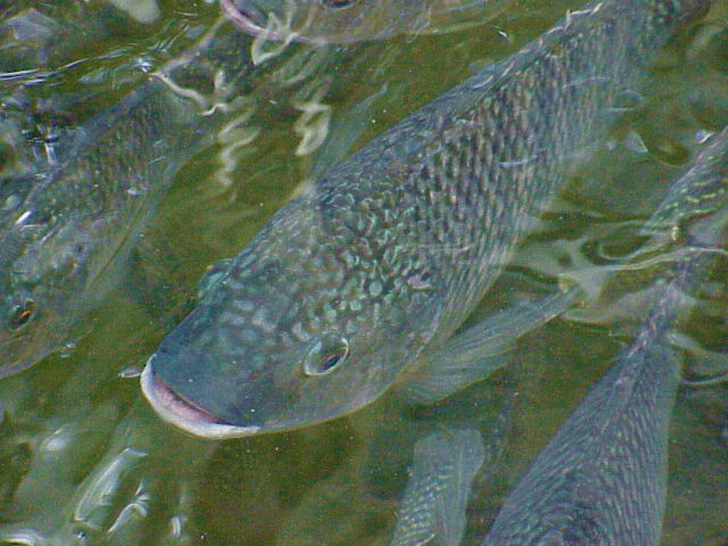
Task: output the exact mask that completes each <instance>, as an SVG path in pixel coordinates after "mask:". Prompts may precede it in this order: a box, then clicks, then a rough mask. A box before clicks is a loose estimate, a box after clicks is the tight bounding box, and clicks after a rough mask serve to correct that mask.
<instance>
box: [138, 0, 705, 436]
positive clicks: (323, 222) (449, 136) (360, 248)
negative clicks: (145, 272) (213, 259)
mask: <svg viewBox="0 0 728 546" xmlns="http://www.w3.org/2000/svg"><path fill="white" fill-rule="evenodd" d="M706 5H707V2H705V1H703V0H691V1H689V2H677V3H676V2H668V1H656V0H655V1H649V0H647V1H625V0H611V1H610V0H607V1H602V2H593V3H591V4H589V5H588V6H587V8H585V9H584V10H582V11H581V12H578V13H571V14H569V15H567V17H566V18H565V19H564V20H562V21H561V23H559V24H558V25H557V26H556V27H555V28H554V29H552V30H551V31H549V32H547V33H546V34H545V35H543V36H542V37H541V38H539V39H538V40H536V41H535V42H533V43H532V44H530V45H529V46H527V47H525V48H524V49H523V50H521V51H520V52H518V53H516V54H515V55H512V56H511V57H509V58H507V59H505V60H503V61H501V62H499V63H497V64H496V65H494V66H493V67H492V68H490V69H487V70H485V71H483V72H481V73H479V74H477V75H476V76H474V77H473V78H471V79H469V80H467V81H466V82H465V83H463V84H461V85H460V86H458V87H456V88H454V89H452V90H451V91H449V92H448V93H446V94H445V95H443V96H442V97H440V98H439V99H437V100H435V101H433V102H432V103H430V104H429V105H427V106H425V107H424V108H423V109H421V110H420V111H418V112H416V113H414V114H412V115H411V116H410V117H408V118H407V119H406V120H404V121H403V122H401V123H399V124H398V125H396V126H395V127H394V128H392V129H391V130H389V131H388V132H386V133H385V134H383V135H382V136H380V137H379V138H377V139H375V140H374V141H372V142H371V143H370V144H368V145H366V146H364V147H363V148H362V149H361V150H359V151H358V152H357V153H355V154H354V155H353V156H351V157H350V158H349V159H348V160H346V161H344V162H343V163H341V164H339V165H338V166H336V167H334V168H332V169H331V170H329V171H328V172H327V173H326V175H324V176H323V177H322V178H321V179H319V180H318V181H317V182H316V183H315V184H313V185H312V186H310V187H309V188H308V189H307V190H306V191H305V192H304V193H303V195H301V196H300V197H299V198H297V199H295V200H293V201H292V202H290V203H289V204H288V205H287V206H286V207H284V208H283V209H282V210H280V211H279V212H278V213H277V214H276V215H275V216H274V217H273V218H272V219H271V221H270V222H269V223H268V224H267V225H266V226H265V227H264V228H263V230H262V231H261V232H259V233H258V235H257V236H256V237H255V238H254V239H253V240H252V241H251V242H250V244H249V245H248V246H247V247H246V248H245V249H244V250H243V251H242V252H241V253H240V254H239V255H238V256H237V257H236V258H235V259H233V260H231V261H229V262H227V263H224V264H221V265H220V266H219V267H217V268H215V269H213V270H212V271H211V272H210V274H209V275H208V277H207V278H206V279H205V280H204V282H203V286H202V291H201V299H200V302H199V304H198V306H197V308H196V309H195V310H194V311H193V312H192V314H191V315H189V316H188V317H187V318H186V319H185V321H184V322H183V323H182V324H181V325H180V326H179V327H177V329H175V330H174V331H173V332H171V333H170V334H169V335H168V336H167V337H166V338H165V340H164V341H163V342H162V344H161V346H160V348H159V350H158V351H157V353H155V355H153V356H152V358H151V359H150V361H149V362H148V364H147V367H146V370H145V372H144V374H143V376H142V386H143V390H144V392H145V394H146V396H147V398H148V399H149V400H150V401H151V403H152V405H153V406H154V407H155V408H156V409H157V410H158V411H159V413H160V414H161V415H162V416H163V417H164V418H165V419H168V420H169V421H171V422H173V423H175V424H177V425H178V426H181V427H182V428H185V429H186V430H188V431H190V432H193V433H195V434H199V435H202V436H212V437H228V436H242V435H247V434H254V433H258V432H261V431H271V430H280V429H287V428H291V427H296V426H302V425H306V424H310V423H315V422H320V421H323V420H326V419H330V418H334V417H337V416H340V415H343V414H346V413H348V412H351V411H353V410H355V409H357V408H359V407H361V406H363V405H365V404H367V403H369V402H371V401H372V400H374V399H375V398H377V397H378V396H379V395H380V394H381V393H382V392H384V391H385V390H386V389H387V388H389V387H390V386H391V385H392V384H393V383H394V382H395V380H396V379H397V378H398V376H400V375H401V374H402V372H403V370H405V369H406V368H407V367H408V366H412V365H413V363H414V362H415V361H416V360H417V357H418V355H419V354H420V353H421V352H422V351H423V350H424V349H428V350H429V349H432V348H436V347H437V346H439V345H440V344H441V343H442V342H444V341H445V340H446V339H447V338H448V337H449V336H450V335H451V334H452V333H453V331H454V330H455V328H456V327H457V326H458V325H460V324H461V323H462V322H463V320H464V319H465V318H466V317H467V316H468V314H469V313H470V311H471V310H472V309H473V307H474V306H475V305H476V304H477V302H478V301H479V300H480V299H481V297H482V296H483V294H484V293H485V291H486V290H487V289H488V287H489V286H490V284H491V283H492V281H493V280H494V278H495V277H496V276H497V275H498V274H499V272H500V271H501V269H502V267H503V264H504V263H505V262H507V260H508V259H509V257H510V255H511V252H512V250H513V248H514V245H515V244H516V242H517V241H518V240H519V239H520V238H521V237H522V235H523V234H524V233H526V232H527V231H528V229H529V226H530V225H531V224H532V222H533V220H534V218H535V217H537V216H538V214H539V213H540V211H542V210H543V209H544V208H545V207H547V206H548V204H549V202H550V201H551V199H552V198H553V197H554V196H555V195H556V193H557V192H558V191H559V189H560V188H561V186H562V185H563V183H564V181H565V178H566V175H567V172H568V170H569V168H570V167H571V166H572V165H573V163H574V162H575V156H576V155H577V153H578V152H579V150H581V149H582V148H583V147H584V146H586V145H587V144H589V143H590V142H592V141H593V140H594V139H595V138H597V137H598V136H599V135H601V134H602V133H603V132H604V131H605V129H606V128H607V127H608V126H609V125H610V123H611V122H612V120H613V119H614V118H615V117H616V116H617V115H618V110H619V106H620V105H619V97H620V96H621V94H622V93H629V92H633V91H634V90H635V87H636V85H637V82H638V81H639V76H640V74H641V73H642V72H643V71H644V68H645V65H646V64H647V63H648V62H649V59H650V58H651V56H652V55H653V54H654V53H655V52H656V51H657V49H658V48H659V46H660V45H662V44H663V43H664V42H665V41H666V40H667V39H668V38H669V36H670V35H671V34H672V33H673V32H675V31H676V30H677V29H678V28H679V27H681V26H682V25H683V24H685V23H686V22H688V21H689V20H691V19H692V18H693V17H694V16H695V15H696V13H697V12H698V11H700V10H701V9H702V8H704V7H706Z"/></svg>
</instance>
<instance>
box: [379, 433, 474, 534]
mask: <svg viewBox="0 0 728 546" xmlns="http://www.w3.org/2000/svg"><path fill="white" fill-rule="evenodd" d="M484 458H485V448H484V447H483V439H482V438H481V436H480V433H479V432H478V430H477V429H473V428H471V429H464V430H449V429H446V430H443V431H435V432H433V433H431V434H429V435H427V436H425V437H424V438H423V439H422V440H420V441H419V442H417V445H416V446H415V453H414V464H413V467H412V469H411V470H410V481H409V483H408V485H407V491H406V492H405V496H404V501H403V503H402V506H401V507H400V510H399V514H398V522H397V527H396V528H395V531H394V535H393V537H392V540H391V542H390V546H417V545H418V544H432V545H433V546H436V545H437V546H456V545H457V544H459V543H460V540H461V539H462V536H463V531H464V530H465V507H466V505H467V501H468V495H469V494H470V486H471V483H472V481H473V478H474V477H475V474H476V473H477V472H478V470H479V469H480V466H481V465H482V464H483V459H484Z"/></svg>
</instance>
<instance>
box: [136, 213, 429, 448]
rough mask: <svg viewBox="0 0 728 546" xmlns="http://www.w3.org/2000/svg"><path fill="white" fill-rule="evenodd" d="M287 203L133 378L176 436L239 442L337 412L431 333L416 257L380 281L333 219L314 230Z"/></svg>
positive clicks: (392, 373) (372, 389)
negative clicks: (175, 428)
mask: <svg viewBox="0 0 728 546" xmlns="http://www.w3.org/2000/svg"><path fill="white" fill-rule="evenodd" d="M291 205H293V203H291V204H289V206H287V207H285V208H284V209H282V210H281V211H279V213H278V214H277V215H276V217H274V220H273V221H272V222H271V223H270V224H268V226H266V228H264V230H263V231H261V232H260V233H259V234H258V235H257V236H256V237H255V238H254V240H253V241H252V242H251V244H250V245H249V246H248V247H246V249H245V250H244V251H243V252H242V253H241V254H240V255H239V256H238V257H236V258H235V259H234V260H233V261H232V262H228V263H226V264H225V265H224V266H222V267H220V268H217V269H214V270H213V271H211V272H210V273H209V274H208V276H207V279H206V280H205V281H204V282H203V288H202V291H201V297H200V301H199V303H198V305H197V307H196V308H195V310H194V311H193V312H192V313H191V314H190V315H189V316H188V317H187V318H186V319H185V320H184V321H183V322H182V323H181V324H180V325H179V326H178V327H177V328H176V329H174V330H173V331H172V332H170V333H169V334H168V335H167V337H166V338H165V339H164V340H163V341H162V343H161V345H160V347H159V348H158V350H157V352H156V353H155V354H154V355H153V356H152V357H151V358H150V359H149V361H148V363H147V366H146V368H145V370H144V372H143V374H142V378H141V380H142V389H143V392H144V394H145V395H146V397H147V399H148V400H149V401H150V403H151V405H152V406H153V407H154V408H155V409H156V410H157V412H158V413H159V414H160V415H161V416H162V417H163V418H164V419H166V420H167V421H169V422H171V423H172V424H175V425H177V426H179V427H180V428H182V429H184V430H186V431H188V432H191V433H193V434H196V435H199V436H203V437H212V438H227V437H240V436H246V435H251V434H257V433H261V432H269V431H279V430H288V429H292V428H297V427H301V426H305V425H310V424H314V423H319V422H322V421H325V420H329V419H332V418H335V417H339V416H342V415H345V414H348V413H350V412H352V411H354V410H356V409H358V408H361V407H362V406H364V405H365V404H368V403H369V402H371V401H373V400H375V399H376V398H377V397H379V396H380V395H381V394H382V393H383V392H384V391H385V390H386V389H387V388H388V387H390V386H391V385H392V384H393V383H394V381H395V379H396V377H397V376H398V375H399V374H400V373H401V371H402V370H403V369H404V368H405V367H406V366H407V364H409V363H411V362H413V361H414V360H415V359H416V356H417V354H418V353H419V352H420V351H421V350H422V349H423V347H424V346H425V345H426V344H427V343H428V341H429V340H430V338H431V337H432V335H433V333H434V331H435V329H436V325H437V320H438V312H437V310H436V309H435V308H434V307H433V300H435V299H436V298H433V297H432V291H429V290H423V287H425V286H428V287H434V283H435V275H434V274H433V271H432V270H431V269H430V268H429V267H427V266H425V267H423V263H422V261H421V260H420V261H419V262H417V263H414V262H411V263H410V264H409V265H407V264H405V265H402V267H404V268H405V269H406V273H403V274H397V275H396V276H395V277H389V275H388V274H385V273H384V272H383V269H384V266H383V265H382V263H380V261H379V260H378V259H377V258H376V256H374V254H373V253H372V249H371V246H370V245H369V244H368V243H366V242H363V241H361V240H357V239H356V237H355V236H354V234H353V233H352V232H347V228H346V227H342V225H341V223H336V225H335V226H334V225H333V224H332V225H330V226H329V227H327V226H326V223H327V222H326V220H324V221H323V223H322V224H315V223H314V222H315V220H314V217H315V216H316V214H314V213H313V212H312V210H313V209H312V208H310V207H309V206H308V205H305V206H303V207H297V206H291ZM393 263H397V264H400V265H401V264H404V260H402V261H401V262H400V261H396V262H394V261H393ZM413 275H417V277H416V282H412V281H411V282H407V279H408V278H410V279H412V278H413ZM408 276H409V277H408Z"/></svg>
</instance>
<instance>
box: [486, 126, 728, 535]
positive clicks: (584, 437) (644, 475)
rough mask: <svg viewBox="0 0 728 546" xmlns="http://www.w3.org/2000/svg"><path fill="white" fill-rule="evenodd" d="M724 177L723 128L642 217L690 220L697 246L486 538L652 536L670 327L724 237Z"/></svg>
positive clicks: (675, 375)
mask: <svg viewBox="0 0 728 546" xmlns="http://www.w3.org/2000/svg"><path fill="white" fill-rule="evenodd" d="M727 180H728V129H726V130H724V131H723V133H721V134H720V135H719V136H717V137H716V138H715V140H714V142H713V143H711V145H710V146H709V147H708V148H706V149H705V150H703V152H701V153H700V154H699V156H698V157H697V158H696V159H695V161H694V163H693V166H692V167H691V168H689V169H688V170H687V171H686V172H685V173H684V174H683V175H682V176H681V177H680V178H679V179H678V181H677V182H676V183H675V184H674V185H673V187H672V189H671V190H670V192H669V194H668V196H667V197H666V198H665V200H664V201H663V202H662V204H661V205H660V207H659V208H658V210H657V212H656V213H655V214H654V215H653V217H652V219H651V220H650V221H649V222H648V228H649V231H653V230H655V229H657V228H658V227H659V228H662V229H666V228H668V229H667V231H668V232H670V231H672V230H673V229H680V228H681V226H682V227H683V228H684V226H686V225H690V229H689V234H686V235H687V237H688V242H689V244H691V245H694V246H695V247H696V249H697V252H696V253H695V254H693V255H692V256H689V257H687V258H683V259H681V260H679V261H678V262H676V263H675V264H674V266H673V267H672V268H671V270H670V272H669V273H668V275H667V276H666V277H665V278H663V279H662V280H661V284H659V286H658V290H657V294H656V296H655V297H656V300H655V301H656V303H655V304H654V305H653V307H652V309H651V311H650V314H649V316H648V318H647V320H646V321H645V323H644V325H643V326H642V327H641V329H640V330H639V332H638V333H637V336H636V339H635V341H634V343H633V344H632V345H631V346H630V347H628V348H627V349H626V350H625V351H623V352H622V353H621V354H620V356H619V357H618V359H617V362H616V364H615V365H614V366H613V367H612V368H611V369H610V370H609V371H608V372H607V373H606V374H605V375H604V377H603V378H602V379H601V380H600V381H599V383H597V385H596V386H595V387H594V388H593V389H592V390H591V392H590V393H589V394H588V395H587V396H586V397H585V398H584V399H583V400H582V402H581V403H580V405H579V406H578V407H577V409H576V410H575V411H574V413H573V414H572V415H571V417H570V418H569V419H568V421H567V422H566V423H565V424H564V425H563V426H562V427H561V428H560V429H559V431H558V432H557V433H556V434H555V435H554V437H553V438H552V439H551V441H550V442H549V443H548V445H547V446H546V447H545V448H544V449H543V451H542V452H541V454H540V455H539V456H538V458H537V459H536V461H535V462H534V463H533V464H532V465H531V468H530V469H529V471H528V472H527V474H526V475H525V476H524V478H523V479H522V480H521V481H520V483H519V484H518V485H517V486H516V488H515V489H514V490H513V491H512V492H511V494H510V495H509V496H508V498H507V499H506V502H505V504H504V505H503V508H502V509H501V512H500V514H499V515H498V518H497V519H496V522H495V523H494V524H493V527H492V529H491V531H490V532H489V534H488V536H487V537H486V540H485V541H484V542H483V546H488V545H491V544H492V545H513V546H516V545H517V546H527V545H533V546H536V545H543V546H545V545H560V544H564V545H566V544H568V545H572V544H573V545H576V544H578V545H580V546H582V545H583V546H587V545H594V546H596V545H605V544H614V545H617V544H620V545H621V544H639V545H641V546H650V545H657V544H658V543H659V540H660V533H661V525H662V514H663V512H664V508H665V496H666V490H667V446H668V433H669V425H670V419H671V415H672V407H673V404H674V401H675V394H676V391H677V386H678V379H679V371H680V370H679V368H680V359H679V358H678V355H677V354H676V352H675V350H674V349H673V348H672V347H671V345H670V341H669V338H668V337H669V336H668V335H669V332H670V330H671V327H672V325H673V324H674V322H675V320H676V318H677V315H678V313H679V312H681V311H682V310H684V309H685V308H686V307H687V305H686V301H687V300H686V298H685V297H684V294H683V291H684V290H688V289H690V287H691V286H696V285H699V283H700V280H701V279H702V278H703V275H704V274H706V273H707V270H708V269H709V266H710V263H711V262H712V260H713V258H714V257H715V254H714V253H711V251H710V250H711V248H715V247H716V246H718V245H720V244H721V240H722V233H721V232H722V230H723V229H724V227H725V225H726V221H727V220H728V207H727V205H728V191H727V190H728V184H727V183H726V181H727ZM704 215H705V216H706V218H702V219H700V221H698V222H695V219H696V217H700V216H704ZM716 217H717V220H716ZM691 221H692V222H691Z"/></svg>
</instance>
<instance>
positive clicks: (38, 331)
mask: <svg viewBox="0 0 728 546" xmlns="http://www.w3.org/2000/svg"><path fill="white" fill-rule="evenodd" d="M231 40H232V42H231ZM239 42H240V37H238V36H235V35H234V34H228V35H226V37H225V39H223V40H220V41H218V40H216V39H215V38H214V37H211V38H209V39H203V40H202V42H201V44H198V46H196V47H194V48H192V50H191V51H188V52H187V53H186V54H184V55H183V56H182V57H180V58H178V59H176V60H175V61H173V62H171V63H170V65H169V66H168V67H166V68H165V69H164V70H162V71H161V72H159V73H158V74H156V75H152V76H150V77H149V79H148V80H146V81H145V83H143V84H142V85H141V86H140V87H139V88H137V89H136V90H134V91H133V92H132V93H131V94H129V95H128V96H126V97H125V98H124V99H123V100H122V101H121V102H120V103H118V104H117V105H115V106H114V107H112V108H111V109H109V110H107V111H105V112H102V113H101V114H99V115H97V116H96V117H95V118H93V119H91V120H90V121H89V122H88V123H86V124H84V125H82V126H81V127H79V128H78V129H77V130H76V131H75V133H74V137H73V138H72V139H69V140H70V142H62V143H61V144H60V149H59V151H58V160H57V162H56V163H55V164H51V165H48V166H47V167H45V168H43V169H41V170H40V172H39V173H37V174H34V175H27V176H23V177H17V178H14V179H8V180H3V181H0V202H2V203H3V208H2V209H0V313H2V315H0V318H1V320H2V324H1V327H0V376H3V375H9V374H12V373H16V372H18V371H20V370H22V369H24V368H26V367H28V366H30V365H32V364H33V363H35V362H37V361H38V360H39V359H41V358H42V357H43V356H45V355H46V354H48V353H49V352H52V351H54V350H57V349H58V348H60V347H61V346H62V345H63V343H64V342H66V341H67V340H68V339H67V336H68V335H69V334H70V332H71V330H72V327H73V325H74V324H76V323H77V322H78V320H79V319H80V318H81V317H83V316H84V315H85V314H86V313H88V312H89V311H90V310H91V309H92V308H93V306H94V304H95V303H97V302H98V301H99V299H100V296H102V295H103V294H104V293H105V292H107V290H108V289H109V288H110V287H111V286H113V284H114V279H115V277H117V276H118V275H117V273H118V272H119V270H120V267H119V266H120V265H121V264H122V263H123V262H124V259H125V258H126V257H127V256H128V253H129V250H130V249H131V247H132V245H133V243H134V241H135V239H136V236H137V235H138V234H139V233H140V231H141V230H142V228H143V226H144V224H145V223H146V221H147V219H148V218H149V217H150V215H151V213H152V211H153V210H154V209H155V207H156V205H157V203H158V202H159V201H160V200H161V198H162V196H163V195H164V194H165V192H166V189H167V188H168V186H169V185H170V183H171V181H172V177H173V174H174V173H175V171H176V170H177V168H178V167H179V166H180V165H181V164H182V163H184V161H185V160H187V159H189V158H190V157H191V156H192V155H193V154H194V153H195V152H196V151H197V150H199V149H200V147H201V146H202V145H204V143H205V142H206V139H209V138H211V136H212V135H209V134H207V133H209V131H207V132H206V131H205V128H206V124H207V123H208V120H209V119H211V118H212V116H210V117H208V118H205V117H204V116H202V115H201V114H202V109H201V105H200V104H199V103H198V102H196V101H195V100H192V99H191V98H187V97H185V96H184V95H183V93H179V92H178V90H176V89H174V88H173V87H171V86H170V85H168V83H166V81H163V79H164V80H167V81H168V80H170V79H173V78H176V77H180V76H181V77H183V76H184V74H185V71H187V70H193V71H196V72H194V73H195V74H197V75H199V74H202V73H204V70H206V69H209V72H208V75H209V77H210V79H211V80H212V79H213V78H214V75H215V70H216V67H217V66H218V64H217V63H218V62H220V61H221V59H223V58H225V56H227V58H226V60H225V63H226V64H225V66H226V68H227V69H228V70H230V71H231V72H232V73H234V74H235V76H236V77H243V76H244V75H245V70H244V68H245V66H246V63H247V65H248V66H252V63H250V61H249V58H248V57H246V55H245V52H244V50H243V49H242V47H239V46H238V47H237V48H236V46H235V44H236V43H239ZM231 59H233V60H234V62H231ZM218 121H219V120H218Z"/></svg>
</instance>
